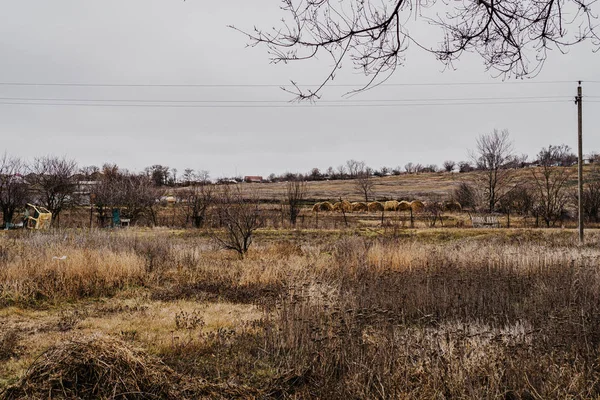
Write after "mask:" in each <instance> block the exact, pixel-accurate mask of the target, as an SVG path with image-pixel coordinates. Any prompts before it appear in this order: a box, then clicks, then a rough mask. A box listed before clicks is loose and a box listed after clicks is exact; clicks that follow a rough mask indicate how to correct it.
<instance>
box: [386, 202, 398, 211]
mask: <svg viewBox="0 0 600 400" xmlns="http://www.w3.org/2000/svg"><path fill="white" fill-rule="evenodd" d="M399 204H400V203H399V202H397V201H396V200H389V201H386V202H385V203H383V208H384V209H385V211H398V205H399Z"/></svg>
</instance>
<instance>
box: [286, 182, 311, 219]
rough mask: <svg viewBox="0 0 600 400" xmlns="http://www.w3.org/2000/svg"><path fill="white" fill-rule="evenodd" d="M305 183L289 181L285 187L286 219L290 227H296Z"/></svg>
mask: <svg viewBox="0 0 600 400" xmlns="http://www.w3.org/2000/svg"><path fill="white" fill-rule="evenodd" d="M306 191H307V187H306V182H305V181H304V180H301V179H296V180H293V181H289V182H287V183H286V186H285V201H286V206H287V212H288V217H289V220H290V223H291V224H292V225H294V226H295V225H296V220H297V219H298V215H299V214H300V207H301V206H302V201H303V200H304V198H305V196H306Z"/></svg>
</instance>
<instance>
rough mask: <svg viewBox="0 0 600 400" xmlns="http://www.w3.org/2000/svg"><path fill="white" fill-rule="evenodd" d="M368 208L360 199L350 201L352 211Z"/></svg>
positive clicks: (366, 209)
mask: <svg viewBox="0 0 600 400" xmlns="http://www.w3.org/2000/svg"><path fill="white" fill-rule="evenodd" d="M368 210H369V206H368V205H367V203H364V202H362V201H360V202H356V203H352V211H368Z"/></svg>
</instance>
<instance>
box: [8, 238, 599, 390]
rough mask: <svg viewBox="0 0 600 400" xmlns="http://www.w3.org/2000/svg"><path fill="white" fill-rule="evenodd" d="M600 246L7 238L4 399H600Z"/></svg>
mask: <svg viewBox="0 0 600 400" xmlns="http://www.w3.org/2000/svg"><path fill="white" fill-rule="evenodd" d="M599 240H600V235H599V234H598V233H596V232H591V233H589V234H588V241H587V243H589V244H588V245H585V246H578V245H577V243H576V234H575V232H574V231H572V230H565V229H544V230H529V229H487V230H485V229H483V230H478V229H458V228H451V229H448V228H443V229H395V230H392V229H383V228H381V227H379V228H377V227H373V228H372V229H355V228H351V229H341V228H340V229H334V228H333V227H329V228H328V229H324V230H323V229H303V230H289V229H273V228H268V229H267V228H265V229H262V230H259V231H258V232H257V233H256V238H255V243H254V245H253V247H252V248H251V249H250V252H249V254H248V255H247V257H245V258H244V259H239V258H238V257H237V256H236V255H235V254H232V253H231V252H227V251H223V250H220V249H219V248H218V247H217V246H216V245H215V243H214V242H213V241H212V240H211V239H210V237H208V236H207V235H206V234H205V233H204V232H203V231H201V230H168V229H130V230H114V231H113V230H103V231H101V230H94V231H91V232H90V231H86V230H75V229H69V230H59V231H50V232H33V233H30V232H17V231H15V232H2V233H1V234H0V326H2V329H1V330H0V398H2V399H14V398H173V399H175V398H190V399H195V398H243V399H248V398H257V399H258V398H274V399H300V398H302V399H305V398H315V399H342V398H344V399H348V398H353V399H359V398H361V399H362V398H375V399H376V398H379V399H390V398H393V399H432V398H502V399H532V398H533V399H548V398H574V399H575V398H597V397H598V396H600V387H599V386H598V382H599V379H600V367H599V363H598V357H599V355H600V353H599V350H600V347H599V346H600V273H599V270H598V264H599V259H600V249H598V246H597V243H598V241H599Z"/></svg>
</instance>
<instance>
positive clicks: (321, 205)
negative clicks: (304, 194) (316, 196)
mask: <svg viewBox="0 0 600 400" xmlns="http://www.w3.org/2000/svg"><path fill="white" fill-rule="evenodd" d="M319 211H333V205H332V204H331V203H330V202H328V201H324V202H322V203H319Z"/></svg>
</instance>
